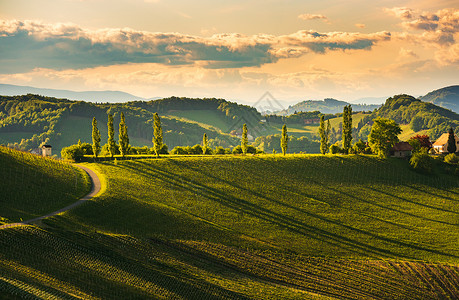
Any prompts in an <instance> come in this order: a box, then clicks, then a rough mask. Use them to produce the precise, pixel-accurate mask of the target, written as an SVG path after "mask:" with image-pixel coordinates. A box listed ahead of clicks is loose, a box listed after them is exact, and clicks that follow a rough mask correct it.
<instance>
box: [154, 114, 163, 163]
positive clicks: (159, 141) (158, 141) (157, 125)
mask: <svg viewBox="0 0 459 300" xmlns="http://www.w3.org/2000/svg"><path fill="white" fill-rule="evenodd" d="M153 135H154V137H153V147H154V148H155V153H156V156H157V157H159V154H160V150H161V148H162V147H163V129H162V128H161V120H160V118H159V116H158V113H155V115H154V123H153Z"/></svg>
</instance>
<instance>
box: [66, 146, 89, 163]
mask: <svg viewBox="0 0 459 300" xmlns="http://www.w3.org/2000/svg"><path fill="white" fill-rule="evenodd" d="M83 155H84V152H83V149H82V148H81V147H80V146H79V145H72V146H69V147H65V148H62V150H61V156H62V158H63V159H68V160H72V161H80V160H81V158H82V157H83Z"/></svg>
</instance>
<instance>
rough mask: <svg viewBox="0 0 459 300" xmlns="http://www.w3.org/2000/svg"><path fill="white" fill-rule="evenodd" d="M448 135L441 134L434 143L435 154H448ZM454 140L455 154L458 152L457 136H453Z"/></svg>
mask: <svg viewBox="0 0 459 300" xmlns="http://www.w3.org/2000/svg"><path fill="white" fill-rule="evenodd" d="M448 137H449V134H448V133H443V134H442V135H441V137H439V138H438V140H436V141H435V143H434V144H433V148H434V150H435V152H436V153H447V152H448V149H447V148H448ZM454 138H455V139H456V152H459V137H457V135H454Z"/></svg>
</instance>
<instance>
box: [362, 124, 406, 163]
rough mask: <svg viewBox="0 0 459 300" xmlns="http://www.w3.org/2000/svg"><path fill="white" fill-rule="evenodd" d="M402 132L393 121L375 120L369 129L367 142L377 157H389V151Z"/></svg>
mask: <svg viewBox="0 0 459 300" xmlns="http://www.w3.org/2000/svg"><path fill="white" fill-rule="evenodd" d="M401 132H402V129H401V128H400V126H399V125H398V124H397V123H395V121H393V120H389V119H384V118H376V119H374V123H373V126H372V127H371V132H370V135H369V136H368V142H369V144H370V147H371V150H372V151H373V152H374V153H376V154H378V156H379V157H381V158H385V157H387V156H389V151H390V149H391V148H392V147H393V146H394V145H395V143H397V142H398V135H399V134H400V133H401Z"/></svg>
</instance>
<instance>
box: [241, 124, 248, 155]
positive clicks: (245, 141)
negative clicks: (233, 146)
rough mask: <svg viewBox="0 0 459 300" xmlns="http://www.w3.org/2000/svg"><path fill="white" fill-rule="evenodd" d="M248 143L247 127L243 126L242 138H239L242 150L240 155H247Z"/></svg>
mask: <svg viewBox="0 0 459 300" xmlns="http://www.w3.org/2000/svg"><path fill="white" fill-rule="evenodd" d="M248 143H249V139H248V138H247V125H246V124H244V125H243V126H242V138H241V149H242V153H244V154H246V153H247V148H248Z"/></svg>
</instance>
